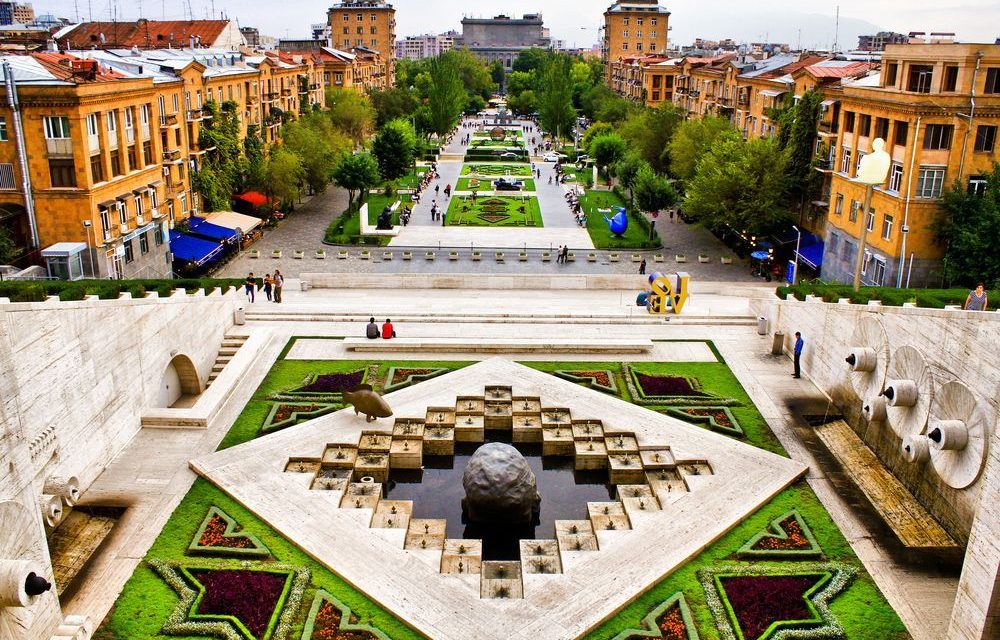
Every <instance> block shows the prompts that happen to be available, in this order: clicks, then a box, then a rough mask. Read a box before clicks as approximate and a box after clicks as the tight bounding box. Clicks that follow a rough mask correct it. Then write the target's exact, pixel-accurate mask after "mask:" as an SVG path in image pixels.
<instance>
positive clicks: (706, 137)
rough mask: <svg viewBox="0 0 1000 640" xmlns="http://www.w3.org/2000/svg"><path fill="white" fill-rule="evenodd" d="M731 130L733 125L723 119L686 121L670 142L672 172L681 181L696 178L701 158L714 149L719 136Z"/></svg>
mask: <svg viewBox="0 0 1000 640" xmlns="http://www.w3.org/2000/svg"><path fill="white" fill-rule="evenodd" d="M731 130H732V125H731V124H730V123H729V121H728V120H724V119H722V118H715V117H704V118H701V119H698V120H693V119H692V120H685V121H684V122H683V123H681V125H680V126H679V127H677V132H676V133H675V134H674V136H673V138H672V139H671V140H670V172H671V173H672V174H673V175H674V177H676V178H679V179H681V180H691V179H692V178H694V175H695V170H696V168H697V166H698V161H699V160H701V156H702V155H703V154H704V153H705V152H706V151H708V150H709V149H711V148H712V146H713V145H714V143H715V139H716V138H717V137H718V136H719V134H721V133H722V132H724V131H731Z"/></svg>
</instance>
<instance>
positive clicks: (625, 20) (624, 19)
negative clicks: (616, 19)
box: [622, 18, 629, 27]
mask: <svg viewBox="0 0 1000 640" xmlns="http://www.w3.org/2000/svg"><path fill="white" fill-rule="evenodd" d="M628 20H629V19H628V18H623V19H622V24H623V25H625V26H626V27H627V26H628Z"/></svg>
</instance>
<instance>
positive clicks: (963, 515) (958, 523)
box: [759, 298, 1000, 543]
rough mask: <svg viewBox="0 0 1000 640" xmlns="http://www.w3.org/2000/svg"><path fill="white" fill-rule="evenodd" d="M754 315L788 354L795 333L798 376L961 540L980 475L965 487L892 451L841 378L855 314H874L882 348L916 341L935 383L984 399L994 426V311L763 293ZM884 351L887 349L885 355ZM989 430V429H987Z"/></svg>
mask: <svg viewBox="0 0 1000 640" xmlns="http://www.w3.org/2000/svg"><path fill="white" fill-rule="evenodd" d="M759 304H760V308H761V312H760V315H764V316H767V317H768V318H769V319H770V321H771V330H772V331H781V332H783V333H784V334H785V351H786V353H791V350H792V341H793V339H794V333H795V332H796V331H800V332H802V337H803V339H804V340H805V349H804V350H803V354H802V370H803V375H805V376H806V377H808V378H809V379H810V380H812V381H813V383H814V384H816V386H818V387H819V388H820V389H822V390H823V391H824V392H825V393H826V394H827V395H829V396H830V397H831V398H832V399H833V400H834V401H835V402H836V403H837V405H838V406H839V407H840V408H841V410H842V411H843V413H844V414H845V416H846V417H847V418H848V422H849V423H850V424H851V426H852V427H853V428H854V430H855V431H856V432H857V433H858V435H859V436H861V438H862V439H864V441H865V442H866V443H867V444H868V446H870V447H871V448H872V450H873V451H875V453H876V454H877V455H878V457H879V458H880V459H881V460H882V462H883V464H885V466H886V468H888V469H889V470H891V471H892V472H893V473H894V474H895V475H896V476H897V477H898V478H899V479H900V480H901V481H902V482H903V483H904V484H905V485H906V486H907V488H909V489H910V491H911V492H913V494H914V495H915V496H916V497H917V499H918V500H919V501H920V502H921V504H923V505H924V506H925V507H926V508H927V509H928V511H930V513H931V514H932V515H934V516H935V517H936V518H937V519H938V520H939V521H940V522H941V524H942V525H943V526H944V527H945V528H946V529H947V530H948V531H949V532H950V533H951V534H952V535H953V536H955V537H956V539H958V540H959V541H961V542H962V543H965V542H966V541H967V540H968V537H969V532H970V529H971V528H972V522H973V518H974V516H975V513H976V510H977V507H978V503H979V498H980V494H981V493H982V487H983V484H984V476H985V474H983V475H981V476H980V478H979V479H978V480H977V481H976V482H975V483H974V484H973V485H972V486H970V487H969V488H967V489H964V490H955V489H952V488H951V487H949V486H947V485H946V484H945V483H944V482H943V481H942V480H941V478H940V477H939V476H938V475H937V474H936V473H935V472H934V469H933V468H932V466H931V464H930V463H929V462H928V463H924V464H910V463H908V462H906V461H905V459H904V458H903V456H902V455H901V453H900V439H899V438H898V437H897V436H896V435H895V434H894V433H893V432H892V429H891V428H890V427H889V426H888V425H879V424H871V425H869V424H868V423H866V422H865V421H864V419H863V417H862V416H861V415H860V411H861V399H860V398H858V397H857V395H856V394H855V392H854V389H853V387H852V386H851V383H850V379H849V377H848V365H847V364H846V363H845V362H844V359H845V358H846V357H847V355H849V352H850V348H851V347H852V346H853V345H851V344H850V341H851V336H852V334H853V332H854V328H855V326H856V325H857V323H858V321H859V319H860V318H862V317H865V316H876V317H878V318H879V320H880V321H881V322H882V325H883V326H884V327H885V331H886V335H887V336H888V342H889V351H890V354H891V353H892V352H894V351H895V350H896V349H897V348H898V347H900V346H902V345H910V346H913V347H916V348H917V349H919V350H920V352H921V353H922V354H923V357H924V359H925V360H926V362H928V363H929V365H930V368H931V371H932V374H933V376H934V387H935V389H936V388H938V387H940V386H941V385H942V384H943V383H945V382H947V381H949V380H960V381H962V382H963V383H965V384H966V385H967V386H969V387H970V388H971V389H972V390H973V391H974V392H975V393H976V394H977V396H978V398H979V400H980V401H981V402H982V403H984V406H985V407H986V408H987V413H988V414H989V416H990V419H989V424H990V426H991V427H994V426H995V425H996V423H997V418H998V416H1000V397H998V395H1000V394H998V391H1000V359H998V358H997V345H1000V314H996V313H968V312H963V311H944V310H933V309H916V308H899V307H871V306H866V305H848V304H828V303H823V302H819V301H815V302H799V301H795V300H791V301H784V300H782V301H779V300H778V299H777V298H774V299H773V300H763V301H760V302H759ZM890 357H891V356H890ZM990 435H992V434H990Z"/></svg>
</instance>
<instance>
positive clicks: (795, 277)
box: [792, 224, 802, 287]
mask: <svg viewBox="0 0 1000 640" xmlns="http://www.w3.org/2000/svg"><path fill="white" fill-rule="evenodd" d="M792 228H793V229H795V233H797V234H798V237H797V238H795V264H794V265H793V266H792V286H793V287H794V286H795V285H797V284H798V283H799V248H801V246H802V230H801V229H799V228H798V227H796V226H795V225H794V224H793V225H792Z"/></svg>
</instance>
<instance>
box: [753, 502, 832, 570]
mask: <svg viewBox="0 0 1000 640" xmlns="http://www.w3.org/2000/svg"><path fill="white" fill-rule="evenodd" d="M822 553H823V550H822V549H821V548H820V546H819V543H818V542H817V541H816V538H815V537H814V536H813V533H812V529H810V528H809V525H808V524H807V523H806V521H805V519H804V518H803V517H802V516H801V515H800V514H799V512H798V511H797V510H795V509H792V510H791V511H789V512H788V513H784V514H782V515H780V516H778V517H777V518H775V519H774V520H772V521H771V523H770V524H769V525H768V527H767V529H764V530H763V531H761V532H760V533H758V534H757V535H755V536H754V537H753V538H751V539H750V540H749V541H747V543H746V544H745V545H743V546H742V547H740V550H739V551H738V552H737V555H739V557H740V558H768V557H773V558H817V557H819V556H820V555H822Z"/></svg>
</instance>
